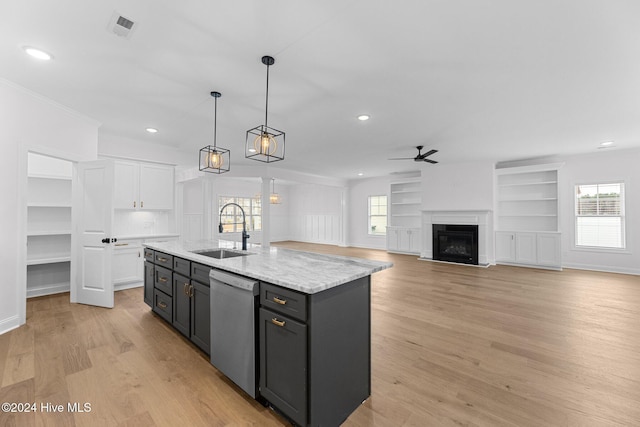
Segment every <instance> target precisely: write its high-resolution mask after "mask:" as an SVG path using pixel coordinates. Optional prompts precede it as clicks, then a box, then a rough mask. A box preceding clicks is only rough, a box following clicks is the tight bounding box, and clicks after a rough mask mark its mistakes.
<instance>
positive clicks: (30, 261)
mask: <svg viewBox="0 0 640 427" xmlns="http://www.w3.org/2000/svg"><path fill="white" fill-rule="evenodd" d="M70 261H71V255H69V254H60V255H58V256H55V255H53V254H49V255H48V256H47V257H46V258H27V265H42V264H57V263H59V262H70Z"/></svg>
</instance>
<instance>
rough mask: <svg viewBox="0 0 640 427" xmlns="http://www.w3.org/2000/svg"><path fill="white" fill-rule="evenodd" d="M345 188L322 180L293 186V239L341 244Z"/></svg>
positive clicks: (291, 216)
mask: <svg viewBox="0 0 640 427" xmlns="http://www.w3.org/2000/svg"><path fill="white" fill-rule="evenodd" d="M343 193H345V189H344V188H343V187H334V186H328V185H320V184H296V185H291V186H289V196H288V197H289V199H290V200H289V236H290V237H289V239H291V240H297V241H300V242H310V243H322V244H331V245H341V244H343V241H344V236H343V231H342V230H343V213H342V199H343Z"/></svg>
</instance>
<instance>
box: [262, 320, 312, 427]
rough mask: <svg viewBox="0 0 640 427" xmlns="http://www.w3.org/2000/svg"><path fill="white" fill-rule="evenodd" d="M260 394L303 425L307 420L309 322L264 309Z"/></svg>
mask: <svg viewBox="0 0 640 427" xmlns="http://www.w3.org/2000/svg"><path fill="white" fill-rule="evenodd" d="M259 318H260V394H261V395H262V397H264V398H265V399H267V400H268V401H269V402H270V403H271V404H272V405H273V406H274V407H276V408H278V409H279V410H280V411H282V412H284V413H285V414H286V415H287V416H288V417H289V418H291V419H292V420H293V421H295V422H296V423H298V424H300V425H305V424H306V421H307V325H306V324H304V323H300V322H297V321H295V320H293V319H291V318H289V317H286V316H283V315H282V314H280V313H277V312H275V311H271V310H267V309H265V308H261V309H260V317H259Z"/></svg>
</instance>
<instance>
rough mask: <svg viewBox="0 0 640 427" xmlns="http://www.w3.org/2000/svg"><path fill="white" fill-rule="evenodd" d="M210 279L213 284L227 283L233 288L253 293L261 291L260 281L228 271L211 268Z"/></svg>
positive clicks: (256, 293)
mask: <svg viewBox="0 0 640 427" xmlns="http://www.w3.org/2000/svg"><path fill="white" fill-rule="evenodd" d="M209 279H210V280H211V285H214V284H216V285H217V284H225V285H228V286H231V287H233V288H238V289H241V290H244V291H248V292H251V293H252V294H253V295H258V293H259V287H258V281H257V280H255V279H250V278H248V277H243V276H238V275H236V274H231V273H227V272H226V271H220V270H211V272H210V273H209Z"/></svg>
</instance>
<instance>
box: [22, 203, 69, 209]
mask: <svg viewBox="0 0 640 427" xmlns="http://www.w3.org/2000/svg"><path fill="white" fill-rule="evenodd" d="M27 207H29V208H70V207H71V203H66V202H61V203H54V202H29V203H27Z"/></svg>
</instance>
